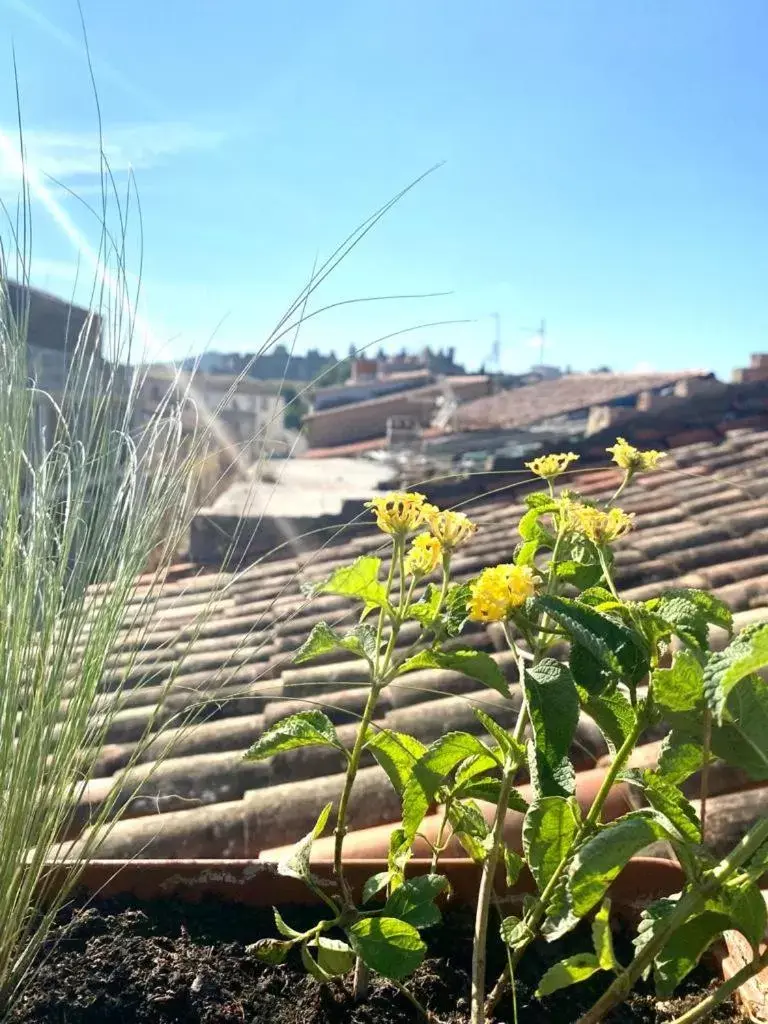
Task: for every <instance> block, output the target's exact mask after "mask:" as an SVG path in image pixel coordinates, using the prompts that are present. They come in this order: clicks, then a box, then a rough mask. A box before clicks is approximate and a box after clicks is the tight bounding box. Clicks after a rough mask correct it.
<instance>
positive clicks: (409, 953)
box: [347, 917, 427, 981]
mask: <svg viewBox="0 0 768 1024" xmlns="http://www.w3.org/2000/svg"><path fill="white" fill-rule="evenodd" d="M347 934H348V936H349V941H350V944H351V946H352V948H353V949H354V951H355V953H357V955H358V956H359V957H360V959H361V960H362V961H363V963H364V964H365V965H366V966H367V967H370V968H371V969H372V970H374V971H378V973H379V974H381V975H382V977H384V978H391V979H392V980H394V981H399V979H400V978H405V977H406V976H407V975H409V974H412V973H413V972H414V971H415V970H416V968H417V967H418V966H419V964H420V963H421V961H422V960H423V959H424V954H425V952H426V949H427V947H426V946H425V945H424V943H423V942H422V940H421V937H420V935H419V933H418V932H417V931H416V929H415V928H414V927H413V925H412V924H408V923H407V922H406V921H399V920H397V918H394V917H364V918H362V920H360V921H356V922H355V924H353V925H352V926H351V927H350V928H349V929H348V932H347Z"/></svg>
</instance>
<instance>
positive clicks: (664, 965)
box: [653, 910, 730, 999]
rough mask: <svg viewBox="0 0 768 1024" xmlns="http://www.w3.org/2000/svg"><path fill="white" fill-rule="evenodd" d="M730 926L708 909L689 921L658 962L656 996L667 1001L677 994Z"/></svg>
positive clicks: (655, 966)
mask: <svg viewBox="0 0 768 1024" xmlns="http://www.w3.org/2000/svg"><path fill="white" fill-rule="evenodd" d="M729 927H730V921H729V920H728V917H727V916H726V915H725V914H718V913H716V912H715V911H711V910H705V911H703V912H702V913H701V914H697V915H696V917H691V918H689V919H688V920H687V921H686V922H685V923H684V924H682V925H681V926H680V927H679V928H678V929H677V931H675V932H673V934H672V935H671V936H670V938H669V941H668V942H667V944H666V945H665V946H664V948H663V949H662V950H661V952H660V953H659V954H658V956H657V957H656V959H655V960H654V971H653V977H654V981H655V982H656V994H657V995H658V996H659V998H660V999H667V998H669V996H671V995H672V993H673V992H674V991H675V989H676V988H677V986H678V985H679V984H680V982H681V981H682V980H683V978H685V977H686V976H687V975H688V974H690V972H691V971H692V970H693V968H694V967H695V966H696V964H697V963H698V962H699V960H700V959H701V956H702V954H703V953H705V952H706V950H708V949H709V947H710V946H711V945H712V943H713V942H714V941H715V939H718V938H720V937H721V936H722V934H723V932H724V931H725V930H726V929H727V928H729Z"/></svg>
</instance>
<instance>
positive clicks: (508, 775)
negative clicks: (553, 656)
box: [470, 659, 528, 1024]
mask: <svg viewBox="0 0 768 1024" xmlns="http://www.w3.org/2000/svg"><path fill="white" fill-rule="evenodd" d="M518 671H519V675H520V689H521V692H522V694H523V703H522V704H521V706H520V711H519V713H518V716H517V723H516V724H515V730H514V733H513V737H514V739H515V740H516V741H517V742H518V743H520V742H521V740H522V738H523V736H524V734H525V729H526V726H527V725H528V703H527V701H526V699H525V685H524V674H525V663H524V662H523V661H522V659H518ZM519 767H520V765H519V763H518V762H517V761H511V760H510V761H509V762H508V764H507V765H506V766H505V768H504V774H503V776H502V780H501V792H500V793H499V801H498V803H497V805H496V815H495V817H494V820H493V830H492V833H491V836H492V845H491V848H490V850H489V851H488V856H487V857H486V858H485V860H484V861H483V869H482V874H481V875H480V889H479V891H478V894H477V913H476V915H475V934H474V941H473V944H472V1010H471V1016H470V1021H471V1024H484V1022H485V961H486V945H487V938H488V915H489V912H490V907H491V896H492V894H493V886H494V882H495V879H496V866H497V864H498V862H499V850H500V849H501V844H502V842H503V839H504V822H505V820H506V817H507V805H508V803H509V794H510V793H511V791H512V786H513V785H514V781H515V776H516V775H517V772H518V769H519Z"/></svg>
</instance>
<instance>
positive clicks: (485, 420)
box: [457, 371, 701, 430]
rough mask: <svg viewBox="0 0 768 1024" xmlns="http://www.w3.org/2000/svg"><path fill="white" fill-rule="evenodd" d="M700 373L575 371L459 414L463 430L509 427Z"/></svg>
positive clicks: (490, 398)
mask: <svg viewBox="0 0 768 1024" xmlns="http://www.w3.org/2000/svg"><path fill="white" fill-rule="evenodd" d="M700 375H701V374H700V373H695V372H694V373H692V372H690V371H682V372H678V373H575V374H569V375H567V376H565V377H560V378H558V379H557V380H543V381H541V382H540V383H539V384H528V385H527V386H526V387H522V388H513V389H512V390H511V391H501V392H499V394H496V395H488V396H486V397H485V398H478V399H475V401H473V402H467V403H466V404H465V405H463V406H462V407H461V408H460V409H459V410H458V413H457V420H458V425H459V428H460V429H462V430H484V429H488V428H489V427H496V428H499V429H503V430H510V429H513V428H515V427H525V426H527V425H528V424H530V423H536V422H537V421H539V420H545V419H549V418H551V417H552V416H557V415H561V414H563V413H569V412H578V411H580V410H582V409H589V407H590V406H593V405H604V404H606V403H608V402H614V401H616V400H617V399H619V398H625V397H628V396H630V395H637V394H639V393H640V392H641V391H652V390H654V389H655V388H662V387H665V386H667V385H669V384H674V383H675V382H676V381H678V380H682V379H684V378H685V377H691V376H700Z"/></svg>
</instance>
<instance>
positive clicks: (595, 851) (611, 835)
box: [568, 809, 680, 917]
mask: <svg viewBox="0 0 768 1024" xmlns="http://www.w3.org/2000/svg"><path fill="white" fill-rule="evenodd" d="M679 838H680V836H679V833H677V831H676V830H675V828H674V827H673V826H672V824H671V823H670V822H669V821H668V820H667V819H666V818H665V817H664V816H663V815H661V814H659V812H658V811H655V810H650V809H649V810H641V811H630V812H629V814H625V815H624V816H623V817H622V818H618V819H617V820H616V821H612V822H610V823H609V824H608V825H604V826H603V827H602V828H601V829H600V831H599V832H597V834H596V835H594V836H592V837H591V838H590V839H588V840H587V841H586V842H585V843H583V844H582V845H581V846H580V847H579V849H578V850H577V851H576V855H575V856H574V858H573V861H572V862H571V866H570V869H569V873H568V892H569V895H570V901H571V905H572V907H573V912H574V913H575V914H576V915H577V916H578V917H584V915H585V914H588V913H589V911H590V910H591V909H592V908H593V907H594V906H595V904H596V903H598V902H599V901H600V900H601V899H602V898H603V896H604V895H605V893H606V890H607V889H608V886H609V885H610V884H611V882H613V880H614V879H615V878H616V877H617V876H618V875H619V873H620V872H621V870H622V868H623V867H624V865H625V864H626V863H627V861H628V860H629V859H630V857H633V856H634V855H635V854H636V853H639V851H640V850H642V849H643V847H645V846H649V845H650V844H651V843H653V842H655V841H656V840H659V839H668V840H678V839H679Z"/></svg>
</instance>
